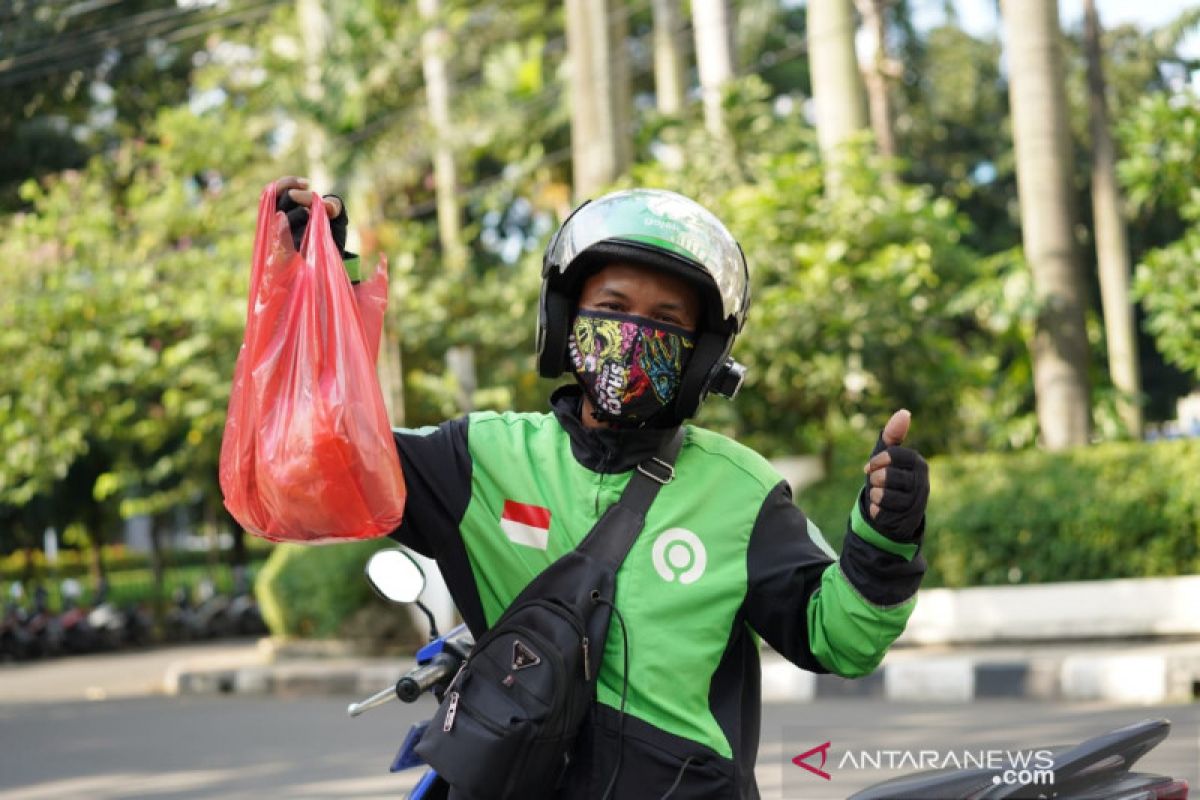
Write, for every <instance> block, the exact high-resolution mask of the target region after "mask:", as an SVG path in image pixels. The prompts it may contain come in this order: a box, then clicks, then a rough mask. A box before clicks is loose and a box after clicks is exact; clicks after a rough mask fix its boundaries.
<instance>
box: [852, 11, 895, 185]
mask: <svg viewBox="0 0 1200 800" xmlns="http://www.w3.org/2000/svg"><path fill="white" fill-rule="evenodd" d="M855 3H856V4H857V5H858V13H859V14H861V15H862V18H863V27H864V28H866V29H867V31H869V32H870V33H871V36H872V38H874V40H875V53H874V55H873V56H872V58H871V62H870V64H868V65H867V67H866V69H865V70H864V72H865V74H866V85H867V101H868V110H869V111H870V115H871V129H872V130H873V131H874V132H875V144H876V146H877V147H878V148H879V155H881V156H883V157H884V159H885V160H886V161H887V162H888V166H886V167H885V169H886V172H885V173H884V175H885V177H886V178H887V179H888V180H895V177H896V176H895V173H894V171H893V169H892V167H891V161H892V160H893V159H894V158H895V157H896V134H895V132H894V131H893V130H892V101H891V97H890V96H889V87H888V84H889V83H890V82H891V79H892V78H893V76H894V75H895V74H896V71H897V68H896V65H895V64H894V63H893V62H892V60H891V59H889V58H888V53H887V19H886V17H885V11H886V9H887V7H888V6H889V5H891V3H892V0H855Z"/></svg>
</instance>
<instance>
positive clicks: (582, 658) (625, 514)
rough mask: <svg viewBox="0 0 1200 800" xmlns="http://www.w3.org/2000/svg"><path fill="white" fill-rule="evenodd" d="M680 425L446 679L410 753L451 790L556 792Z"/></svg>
mask: <svg viewBox="0 0 1200 800" xmlns="http://www.w3.org/2000/svg"><path fill="white" fill-rule="evenodd" d="M683 435H684V434H683V428H682V427H680V428H679V429H678V430H676V432H675V434H674V435H673V436H672V437H671V438H670V439H669V440H668V441H667V442H666V443H665V444H664V445H663V447H662V448H661V449H660V450H659V452H658V455H657V456H655V457H654V458H651V459H649V460H648V461H644V462H642V463H641V464H639V465H638V466H637V469H636V471H634V473H633V475H632V476H631V477H630V479H629V484H628V485H627V486H626V487H625V491H624V492H623V493H622V495H621V499H620V500H618V501H617V502H616V503H614V504H613V505H612V506H611V507H610V508H609V509H608V510H607V511H606V512H605V513H604V515H603V516H602V517H601V518H600V519H599V521H598V522H597V523H596V525H595V526H594V527H593V528H592V530H591V531H590V532H589V533H588V535H587V536H586V537H585V538H584V540H583V541H582V542H580V543H579V546H578V547H576V548H575V549H574V550H572V551H571V552H569V553H567V554H566V555H564V556H563V557H562V558H560V559H558V560H557V561H555V562H554V563H553V564H551V565H550V566H549V567H547V568H546V569H545V570H543V571H542V573H541V574H540V575H538V576H537V577H536V578H534V579H533V580H532V581H530V583H529V585H528V586H526V587H525V589H524V590H522V592H521V593H520V594H519V595H517V597H516V599H515V600H513V601H512V603H511V604H510V605H509V607H508V608H507V609H506V610H505V612H504V614H503V615H502V616H501V617H500V619H498V620H497V621H496V624H495V625H493V626H492V627H491V628H490V629H489V630H488V631H487V632H486V633H485V634H484V635H483V636H481V637H480V638H479V641H478V642H476V643H475V647H474V649H473V650H472V652H471V656H470V658H468V659H467V661H466V663H464V664H463V667H462V669H461V670H459V672H458V675H456V676H455V678H454V680H453V681H451V683H450V685H449V687H448V688H447V690H446V693H445V695H444V697H443V699H442V703H441V705H440V706H439V707H438V710H437V713H436V714H435V715H434V717H433V719H432V720H431V721H430V723H429V727H428V728H427V729H426V731H425V734H424V736H423V737H422V738H421V742H420V744H418V745H417V748H416V752H417V753H418V754H419V755H420V756H421V757H422V758H423V759H424V760H425V761H426V763H428V764H430V765H431V766H433V767H434V768H435V769H436V770H437V771H438V774H440V775H441V776H442V777H443V778H445V779H446V781H447V782H448V783H449V784H450V785H451V786H452V787H454V790H455V793H456V795H457V794H461V795H463V796H465V797H468V798H472V800H484V799H485V798H486V800H505V799H506V798H518V797H519V798H522V800H537V799H538V798H545V797H549V796H551V795H552V794H553V792H554V789H555V787H556V785H557V784H558V782H559V779H560V778H561V777H562V775H563V773H564V772H565V770H566V767H567V764H568V761H569V756H570V753H571V750H572V747H573V745H574V743H575V738H576V736H577V734H578V732H579V728H580V725H581V724H582V722H583V719H584V716H585V715H586V714H587V711H588V708H589V707H590V705H591V702H592V698H593V697H594V694H595V685H596V673H597V672H598V671H599V668H600V661H601V658H602V657H603V655H604V644H605V640H606V639H607V637H608V627H609V621H610V618H611V613H612V609H613V596H614V591H615V588H616V573H617V570H618V569H619V568H620V566H621V563H622V562H623V561H624V560H625V556H626V555H628V553H629V550H630V548H631V547H633V542H634V540H636V539H637V537H638V534H639V533H641V530H642V527H643V525H645V522H646V512H647V511H648V510H649V508H650V504H651V502H653V500H654V498H655V496H656V495H657V494H658V490H659V489H660V488H662V486H664V485H665V484H667V483H669V482H670V481H671V480H672V479H673V478H674V476H675V468H674V466H673V465H674V463H675V457H676V455H678V453H679V448H680V446H681V445H682V444H683ZM627 677H628V676H626V678H627Z"/></svg>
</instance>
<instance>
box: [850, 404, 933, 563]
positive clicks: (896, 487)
mask: <svg viewBox="0 0 1200 800" xmlns="http://www.w3.org/2000/svg"><path fill="white" fill-rule="evenodd" d="M911 422H912V414H910V413H909V412H908V411H907V410H904V409H901V410H900V411H897V412H896V413H895V414H892V417H891V419H889V420H888V422H887V425H885V426H884V427H883V433H882V434H880V436H879V441H878V442H876V444H875V449H874V450H873V451H872V452H871V460H870V461H868V462H867V464H866V466H865V467H863V472H865V473H866V475H867V477H866V487H865V491H864V492H863V495H862V510H863V511H864V512H866V514H867V518H868V519H869V520H870V523H871V527H873V528H875V530H877V531H879V532H880V533H882V534H883V535H884V536H886V537H888V538H889V539H892V540H894V541H898V542H909V541H912V540H913V539H915V538H916V537H917V536H918V535H919V534H920V533H921V532H922V531H923V530H924V527H925V526H924V522H925V505H926V503H927V502H928V500H929V465H928V464H927V463H925V459H923V458H921V454H920V453H918V452H917V451H916V450H913V449H911V448H908V447H903V446H902V443H903V442H904V437H906V436H907V435H908V426H909V424H910V423H911Z"/></svg>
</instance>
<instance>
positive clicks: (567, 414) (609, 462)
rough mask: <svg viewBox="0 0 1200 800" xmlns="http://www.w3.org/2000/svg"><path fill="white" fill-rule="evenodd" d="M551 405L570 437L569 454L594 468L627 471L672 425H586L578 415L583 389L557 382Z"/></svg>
mask: <svg viewBox="0 0 1200 800" xmlns="http://www.w3.org/2000/svg"><path fill="white" fill-rule="evenodd" d="M550 408H551V410H552V411H553V412H554V416H555V418H556V419H557V420H558V424H559V425H562V427H563V430H565V431H566V432H567V436H568V437H570V440H571V455H573V456H575V460H576V461H578V462H579V463H580V464H582V465H583V466H584V467H587V468H588V469H590V470H592V471H593V472H601V473H616V472H628V471H629V470H631V469H633V468H634V467H636V466H637V465H638V464H640V463H642V462H643V461H645V460H646V459H648V458H651V457H652V456H654V455H655V454H656V453H657V452H658V450H659V448H660V447H662V446H663V443H664V442H665V441H666V440H667V438H668V437H670V436H671V434H672V433H673V432H674V430H675V429H674V428H649V427H648V428H629V429H617V428H588V427H585V426H584V424H583V419H582V418H581V416H580V415H581V414H582V410H583V389H581V388H580V387H579V386H572V385H568V386H560V387H559V388H558V389H556V390H555V391H554V393H553V394H552V395H550Z"/></svg>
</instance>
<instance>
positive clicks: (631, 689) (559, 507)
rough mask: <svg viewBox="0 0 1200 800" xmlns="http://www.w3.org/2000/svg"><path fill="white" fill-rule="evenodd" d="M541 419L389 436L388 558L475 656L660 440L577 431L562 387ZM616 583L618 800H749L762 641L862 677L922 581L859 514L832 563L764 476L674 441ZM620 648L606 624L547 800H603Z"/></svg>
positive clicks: (574, 395) (480, 416) (757, 464)
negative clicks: (449, 601)
mask: <svg viewBox="0 0 1200 800" xmlns="http://www.w3.org/2000/svg"><path fill="white" fill-rule="evenodd" d="M551 405H552V408H553V412H554V413H553V414H515V413H506V414H495V413H491V412H483V413H475V414H470V415H468V416H466V417H462V418H460V419H457V420H453V421H450V422H446V423H444V424H442V425H440V426H438V427H431V428H426V429H422V430H397V431H396V445H397V449H398V450H399V452H400V459H401V463H402V465H403V469H404V478H405V482H406V484H407V487H408V501H407V508H406V511H405V516H404V521H403V523H402V524H401V526H400V527H399V528H398V529H397V530H396V531H395V532H394V533H393V534H392V536H393V538H395V539H397V540H399V541H400V542H402V543H404V544H406V545H408V546H409V547H412V548H413V549H415V550H417V551H418V552H421V553H423V554H425V555H428V556H431V557H434V558H436V559H437V561H438V565H439V566H440V568H441V570H442V572H443V575H444V576H445V578H446V582H447V584H448V585H449V587H450V591H451V594H452V595H453V597H454V600H455V602H456V604H457V605H458V608H459V610H460V612H461V613H462V615H463V618H464V620H465V621H466V623H467V625H468V626H469V627H470V628H471V630H472V632H473V633H475V634H476V635H477V636H478V635H479V634H481V633H482V632H483V631H484V630H486V629H487V627H488V626H489V625H491V624H492V623H494V622H495V621H496V619H497V618H498V617H499V616H500V614H501V613H502V612H503V611H504V609H505V608H506V607H507V605H508V604H509V602H511V601H512V599H513V598H514V597H515V596H516V595H517V594H518V593H519V592H520V591H521V589H522V588H524V586H525V585H526V584H527V583H528V582H529V581H530V580H532V579H533V578H534V576H536V575H537V574H538V573H539V572H540V571H541V570H542V569H544V568H545V567H546V566H548V565H549V564H551V563H552V562H553V561H555V560H556V559H557V558H559V557H560V556H561V555H563V554H564V553H566V552H568V551H569V550H571V549H573V548H574V547H575V546H576V545H577V544H578V543H579V542H580V541H581V540H582V539H583V537H584V536H585V535H587V533H588V531H590V530H591V528H592V526H593V525H594V524H595V522H596V520H597V519H598V518H599V517H600V515H601V514H602V513H603V512H604V511H605V509H607V508H608V506H610V505H611V504H612V503H614V502H616V500H617V499H618V498H619V497H620V495H621V492H622V490H623V489H624V488H625V484H626V483H627V482H628V480H629V475H630V473H631V471H632V470H633V468H634V467H635V466H636V465H637V464H638V463H640V462H641V461H643V460H644V459H646V458H648V457H649V456H652V455H653V454H654V453H655V452H657V450H658V447H659V445H660V444H661V442H662V438H663V437H664V436H666V435H667V434H668V433H669V431H662V430H637V431H616V430H608V429H603V430H593V429H588V428H586V427H584V426H583V424H582V422H581V421H580V418H579V408H580V394H579V390H578V389H577V388H575V387H567V388H564V389H560V390H559V391H557V392H556V393H555V394H554V396H553V397H552V398H551ZM675 471H676V479H675V480H674V481H672V482H671V483H669V484H667V485H666V486H664V487H663V488H662V490H661V491H660V493H659V495H658V497H657V499H656V500H655V501H654V505H653V506H652V507H651V509H650V513H649V514H648V516H647V520H646V526H645V528H644V529H643V531H642V533H641V535H640V536H639V538H638V540H637V541H636V542H635V544H634V546H633V549H632V550H631V551H630V553H629V556H628V557H627V558H626V560H625V562H624V564H623V565H622V567H621V570H620V572H619V573H618V575H617V591H616V606H617V608H618V609H619V610H620V612H621V617H622V618H623V619H624V622H625V626H626V632H627V635H628V641H629V653H628V659H629V674H628V686H627V692H628V695H627V701H626V717H625V724H624V737H623V739H622V749H623V751H624V753H623V757H622V762H621V772H620V779H619V783H618V785H617V787H616V791H615V795H614V796H615V797H619V798H641V797H651V798H657V797H660V796H662V795H663V793H665V792H666V791H667V790H668V789H669V788H670V787H671V786H672V784H674V782H675V780H676V778H680V781H679V785H678V787H677V788H676V789H675V791H674V793H673V794H672V795H671V797H672V798H675V799H676V800H681V799H682V798H691V797H696V798H699V797H704V798H716V797H722V798H725V797H728V798H757V797H758V789H757V786H756V784H755V780H754V762H755V757H756V754H757V750H758V737H759V718H760V698H759V675H760V670H759V658H758V649H759V637H761V638H762V639H765V640H766V641H767V642H768V643H769V644H770V645H771V647H773V648H774V649H775V650H777V651H778V652H780V653H781V654H783V656H784V657H786V658H787V659H788V660H790V661H791V662H792V663H794V664H796V665H797V666H799V667H801V668H803V669H807V670H810V671H812V672H820V673H823V672H833V673H836V674H838V675H843V676H846V677H858V676H862V675H866V674H867V673H869V672H871V671H872V670H873V669H875V667H876V666H878V664H879V662H880V660H881V659H882V658H883V656H884V653H885V652H886V651H887V648H888V647H889V646H890V645H891V643H892V641H893V640H895V638H896V637H897V636H898V635H899V634H900V632H901V631H902V630H903V629H904V625H905V623H906V622H907V620H908V617H909V615H910V614H911V613H912V609H913V606H914V605H915V603H916V597H915V594H916V591H917V586H918V585H919V584H920V581H921V576H922V575H923V574H924V571H925V562H924V559H923V558H922V556H921V555H920V552H919V549H920V545H919V541H918V543H917V544H910V545H902V544H897V543H895V542H893V541H891V540H889V539H886V538H884V537H883V536H882V535H880V534H879V533H877V532H876V531H874V530H873V529H872V528H871V527H870V526H869V524H867V523H866V522H865V520H864V518H863V516H862V513H861V511H860V503H861V497H860V499H859V501H855V503H854V506H853V510H852V513H851V514H850V515H849V516H850V522H849V523H848V524H849V530H848V532H847V535H846V539H845V543H844V545H843V547H842V554H841V557H840V558H839V557H837V555H836V554H835V553H834V552H833V550H832V549H831V548H830V547H829V545H828V544H827V543H826V541H825V539H824V537H823V536H822V535H821V532H820V530H818V528H817V526H816V525H814V524H813V523H812V522H811V521H810V520H808V519H807V518H806V517H805V516H804V514H803V513H802V512H801V511H800V509H798V508H797V507H796V506H795V505H794V504H793V502H792V499H791V493H790V491H789V489H788V486H787V484H786V483H785V482H784V481H783V480H782V479H781V478H780V476H779V475H778V474H777V473H776V472H775V470H774V469H773V468H772V467H771V466H770V465H769V464H768V463H767V461H766V460H764V459H763V458H762V457H761V456H759V455H758V454H756V453H754V452H753V451H752V450H750V449H748V448H746V447H743V446H741V445H739V444H737V443H736V442H734V441H732V440H730V439H728V438H726V437H724V436H721V435H719V434H716V433H713V432H711V431H707V430H704V429H701V428H696V427H691V426H689V427H688V428H687V436H686V438H685V441H684V445H683V448H682V450H681V451H680V454H679V457H678V459H677V461H676V465H675ZM622 649H623V646H622V637H621V634H620V626H619V623H618V622H617V621H616V620H614V622H613V627H612V629H611V631H610V633H609V637H608V642H607V646H606V648H605V654H604V661H603V665H602V668H601V671H600V674H599V679H598V682H597V698H596V699H597V703H596V705H595V707H594V711H593V713H592V714H591V719H590V721H589V724H588V725H587V726H586V727H585V730H584V732H583V735H582V736H581V739H580V744H579V746H578V747H577V752H576V757H575V758H574V759H573V764H574V766H572V768H571V769H570V770H569V772H568V775H567V779H566V780H567V785H566V786H565V787H564V790H563V792H562V796H563V797H570V798H599V797H600V796H601V794H602V793H603V790H604V787H605V785H606V784H607V781H608V778H609V776H610V774H611V771H612V768H613V765H614V763H615V758H616V751H617V734H616V730H617V712H616V709H617V708H619V706H620V702H621V690H622V678H623V671H622V664H623V657H624V656H623V653H622Z"/></svg>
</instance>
